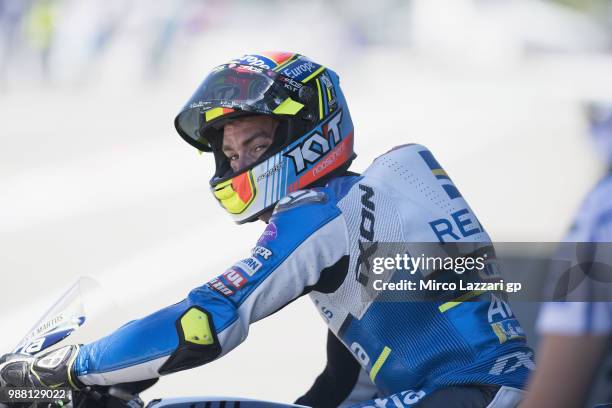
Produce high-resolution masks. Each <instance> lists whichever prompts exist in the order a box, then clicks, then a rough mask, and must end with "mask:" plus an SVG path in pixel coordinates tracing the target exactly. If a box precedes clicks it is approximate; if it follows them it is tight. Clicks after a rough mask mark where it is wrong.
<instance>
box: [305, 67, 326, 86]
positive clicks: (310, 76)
mask: <svg viewBox="0 0 612 408" xmlns="http://www.w3.org/2000/svg"><path fill="white" fill-rule="evenodd" d="M324 69H325V67H320V68H319V69H317V70H316V71H315V72H313V73H312V74H310V75H308V76H307V77H306V79H303V80H302V83H303V84H305V83H306V82H308V81H310V80H311V79H312V78H314V77H316V76H317V75H319V73H321V71H323V70H324Z"/></svg>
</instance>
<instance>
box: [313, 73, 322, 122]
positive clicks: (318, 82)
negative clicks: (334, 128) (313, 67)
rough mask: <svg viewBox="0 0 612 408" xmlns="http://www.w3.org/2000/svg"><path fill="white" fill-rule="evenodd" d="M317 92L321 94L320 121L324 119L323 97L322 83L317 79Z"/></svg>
mask: <svg viewBox="0 0 612 408" xmlns="http://www.w3.org/2000/svg"><path fill="white" fill-rule="evenodd" d="M315 82H316V83H317V91H318V94H319V119H323V96H322V95H321V82H320V81H319V80H318V79H317V80H315Z"/></svg>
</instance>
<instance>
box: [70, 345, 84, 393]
mask: <svg viewBox="0 0 612 408" xmlns="http://www.w3.org/2000/svg"><path fill="white" fill-rule="evenodd" d="M80 350H81V346H77V351H76V352H75V353H73V355H72V357H70V361H69V362H68V383H69V384H70V385H71V386H72V388H74V389H75V390H78V389H79V387H77V386H76V384H75V383H74V381H73V380H72V365H73V364H74V360H76V358H77V356H78V355H79V351H80Z"/></svg>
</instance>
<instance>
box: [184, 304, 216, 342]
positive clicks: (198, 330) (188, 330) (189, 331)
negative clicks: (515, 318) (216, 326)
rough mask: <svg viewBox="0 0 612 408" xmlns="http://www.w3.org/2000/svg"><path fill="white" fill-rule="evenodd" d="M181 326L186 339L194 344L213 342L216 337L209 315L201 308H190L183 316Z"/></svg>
mask: <svg viewBox="0 0 612 408" xmlns="http://www.w3.org/2000/svg"><path fill="white" fill-rule="evenodd" d="M181 327H182V328H183V334H184V335H185V340H186V341H188V342H190V343H194V344H201V345H205V344H213V343H214V339H213V335H212V332H211V330H210V324H209V323H208V316H206V313H204V312H202V311H201V310H198V309H196V308H195V307H194V308H191V309H189V311H188V312H187V313H185V315H184V316H183V317H181Z"/></svg>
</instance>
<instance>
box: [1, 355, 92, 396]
mask: <svg viewBox="0 0 612 408" xmlns="http://www.w3.org/2000/svg"><path fill="white" fill-rule="evenodd" d="M79 348H80V347H79V346H77V345H70V346H65V347H62V348H59V349H56V350H50V351H45V352H42V353H40V354H39V355H36V356H30V355H28V354H5V355H4V356H2V357H0V387H30V388H51V387H53V388H56V387H66V388H72V389H74V390H78V389H80V388H83V387H84V385H83V384H82V383H81V382H80V381H79V380H78V378H77V377H76V375H74V373H73V372H72V366H73V363H74V360H75V359H76V357H77V355H78V354H79Z"/></svg>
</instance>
